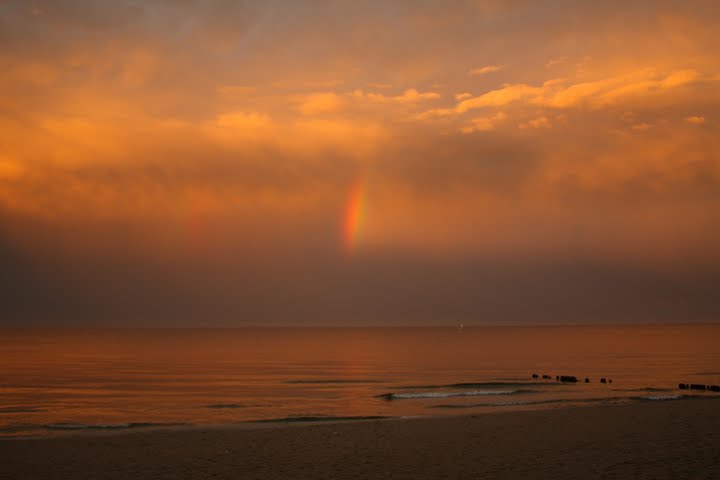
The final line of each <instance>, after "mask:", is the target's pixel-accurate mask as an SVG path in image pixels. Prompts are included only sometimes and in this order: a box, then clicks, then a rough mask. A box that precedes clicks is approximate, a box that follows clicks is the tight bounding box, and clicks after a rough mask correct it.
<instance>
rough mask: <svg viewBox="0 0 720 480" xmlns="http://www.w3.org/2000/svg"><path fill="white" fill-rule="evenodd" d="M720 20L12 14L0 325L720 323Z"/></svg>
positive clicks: (581, 6) (197, 9)
mask: <svg viewBox="0 0 720 480" xmlns="http://www.w3.org/2000/svg"><path fill="white" fill-rule="evenodd" d="M718 18H720V3H718V2H716V1H710V0H708V1H704V0H695V1H685V2H677V1H666V0H647V1H644V0H625V1H622V2H620V1H607V2H590V1H577V0H573V1H570V0H544V1H535V0H504V1H500V0H457V1H430V0H415V1H410V0H398V1H393V2H388V1H379V0H365V1H362V2H358V1H350V0H347V1H346V0H336V1H321V0H318V1H309V0H308V1H296V0H266V1H263V2H257V1H225V0H195V1H193V0H182V1H180V0H173V1H170V0H167V1H160V0H157V1H121V0H92V1H91V0H53V1H27V0H26V1H16V0H0V72H2V73H1V74H0V290H1V292H0V325H16V326H30V325H46V326H65V325H68V326H70V325H72V326H76V325H78V326H108V325H121V326H125V325H126V326H150V325H153V326H244V325H261V326H263V325H268V326H271V325H337V326H345V325H455V324H457V323H458V322H463V323H465V324H500V325H503V324H517V323H562V324H574V323H603V322H608V323H624V322H643V323H645V322H689V321H718V320H720V295H718V293H717V287H718V285H720V248H718V246H719V245H720V43H719V42H720V41H719V40H718V39H719V38H720V22H719V21H718V20H717V19H718Z"/></svg>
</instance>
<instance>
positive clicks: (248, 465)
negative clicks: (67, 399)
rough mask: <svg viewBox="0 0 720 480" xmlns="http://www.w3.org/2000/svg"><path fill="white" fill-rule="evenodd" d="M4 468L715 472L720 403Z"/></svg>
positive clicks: (72, 458)
mask: <svg viewBox="0 0 720 480" xmlns="http://www.w3.org/2000/svg"><path fill="white" fill-rule="evenodd" d="M0 464H1V465H2V468H1V469H0V478H2V479H25V478H28V479H55V478H73V479H84V478H87V479H115V478H136V479H164V478H168V479H171V478H172V479H177V478H216V479H217V478H221V479H222V478H228V479H229V478H241V479H245V478H249V479H255V478H257V479H275V478H278V479H279V478H312V479H320V478H328V479H330V478H332V479H356V478H357V479H360V478H376V479H381V478H393V479H398V478H401V479H402V478H407V479H425V478H427V479H439V478H708V479H709V478H720V401H718V400H717V399H716V398H707V399H686V400H679V401H647V402H636V403H632V404H626V405H599V406H598V405H595V406H586V407H567V408H558V409H550V410H534V411H517V412H508V411H504V412H498V413H489V414H477V415H464V416H445V417H426V418H399V419H382V420H365V421H351V422H318V423H312V422H309V423H302V424H301V423H282V422H280V423H265V424H257V423H256V424H252V423H250V424H241V425H234V426H218V427H180V428H167V429H135V430H130V431H123V432H78V433H77V434H72V435H63V436H58V437H47V438H6V439H3V440H2V441H1V443H0Z"/></svg>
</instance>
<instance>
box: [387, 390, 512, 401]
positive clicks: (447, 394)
mask: <svg viewBox="0 0 720 480" xmlns="http://www.w3.org/2000/svg"><path fill="white" fill-rule="evenodd" d="M516 392H517V390H472V391H469V392H418V393H393V394H391V395H390V398H393V399H403V398H449V397H477V396H482V395H510V394H513V393H516Z"/></svg>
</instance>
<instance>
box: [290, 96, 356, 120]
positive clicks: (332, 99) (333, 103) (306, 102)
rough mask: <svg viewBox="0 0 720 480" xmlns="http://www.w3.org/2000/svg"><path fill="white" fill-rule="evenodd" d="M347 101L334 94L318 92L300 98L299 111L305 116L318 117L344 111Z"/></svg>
mask: <svg viewBox="0 0 720 480" xmlns="http://www.w3.org/2000/svg"><path fill="white" fill-rule="evenodd" d="M345 103H346V101H345V99H344V98H343V97H342V96H340V95H338V94H336V93H334V92H316V93H310V94H308V95H303V96H301V97H298V110H299V111H300V113H302V114H303V115H318V114H322V113H333V112H338V111H340V110H342V108H343V107H344V106H345Z"/></svg>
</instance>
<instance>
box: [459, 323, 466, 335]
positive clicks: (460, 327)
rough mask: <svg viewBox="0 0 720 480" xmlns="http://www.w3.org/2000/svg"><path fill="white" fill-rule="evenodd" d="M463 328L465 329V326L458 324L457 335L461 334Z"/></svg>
mask: <svg viewBox="0 0 720 480" xmlns="http://www.w3.org/2000/svg"><path fill="white" fill-rule="evenodd" d="M463 328H465V325H463V324H462V323H461V324H459V325H458V333H462V332H463Z"/></svg>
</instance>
